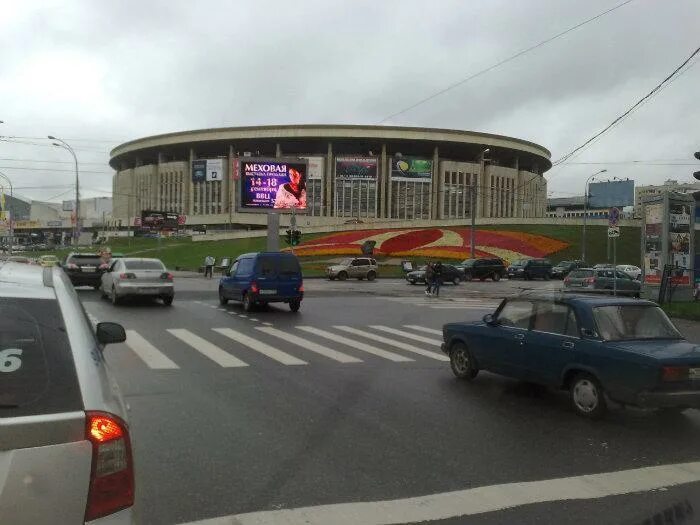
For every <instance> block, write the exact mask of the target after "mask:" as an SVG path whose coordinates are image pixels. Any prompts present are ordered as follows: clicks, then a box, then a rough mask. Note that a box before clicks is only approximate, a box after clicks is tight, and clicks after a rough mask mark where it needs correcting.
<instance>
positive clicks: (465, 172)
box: [110, 125, 551, 229]
mask: <svg viewBox="0 0 700 525" xmlns="http://www.w3.org/2000/svg"><path fill="white" fill-rule="evenodd" d="M486 149H488V152H487V153H485V154H484V151H485V150H486ZM255 158H268V159H280V160H284V159H287V160H290V161H292V160H298V159H305V160H306V162H307V163H308V164H307V180H306V207H307V209H306V211H305V212H304V213H305V217H304V224H307V225H312V226H323V225H333V224H342V223H346V222H348V221H351V220H359V221H362V222H363V223H371V222H374V221H378V222H386V221H394V220H395V221H415V220H427V221H449V220H464V219H468V218H470V217H471V213H472V209H471V208H472V206H471V202H472V199H471V196H472V192H473V201H474V203H475V205H474V207H475V210H474V213H475V214H476V218H477V219H480V222H482V223H483V222H484V221H485V220H487V219H489V218H511V217H512V218H521V217H522V218H526V217H544V215H545V212H546V206H547V184H546V181H545V179H544V177H543V173H544V172H546V171H547V170H548V169H549V168H550V167H551V162H550V152H549V151H548V150H547V149H545V148H544V147H542V146H539V145H537V144H534V143H532V142H528V141H526V140H521V139H516V138H511V137H505V136H500V135H492V134H487V133H476V132H470V131H457V130H446V129H430V128H412V127H389V126H350V125H285V126H255V127H235V128H219V129H205V130H197V131H184V132H177V133H168V134H164V135H157V136H152V137H146V138H141V139H137V140H133V141H131V142H127V143H124V144H121V145H120V146H118V147H116V148H115V149H114V150H113V151H112V152H111V160H110V165H111V166H112V168H114V169H115V170H116V174H115V175H114V181H113V193H114V195H113V197H114V208H113V214H112V216H113V218H114V220H115V221H116V222H117V225H122V226H126V225H133V224H135V223H138V218H139V217H141V213H142V211H144V210H158V211H165V212H172V213H177V214H178V215H179V216H180V217H181V222H185V224H186V225H202V224H206V225H207V226H208V227H209V228H213V229H216V228H222V227H225V226H222V225H235V226H236V227H240V226H243V227H244V226H254V225H263V224H265V223H266V220H267V213H268V212H269V210H266V209H253V210H250V209H242V207H241V204H242V203H241V200H242V198H243V197H242V195H243V192H244V191H245V190H244V187H243V185H244V182H243V177H242V176H241V174H240V173H239V166H241V165H242V164H241V163H242V162H244V161H246V159H255ZM203 166H209V167H207V168H206V173H207V175H206V177H204V176H203V175H202V174H203V173H204V168H203ZM211 166H215V167H216V169H215V170H212V169H211ZM200 168H201V169H200ZM217 171H218V172H219V173H217ZM210 172H211V174H212V176H211V177H210V176H209V175H210Z"/></svg>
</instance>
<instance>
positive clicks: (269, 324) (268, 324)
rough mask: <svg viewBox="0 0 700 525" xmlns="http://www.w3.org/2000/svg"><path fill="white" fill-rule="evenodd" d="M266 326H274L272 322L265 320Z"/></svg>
mask: <svg viewBox="0 0 700 525" xmlns="http://www.w3.org/2000/svg"><path fill="white" fill-rule="evenodd" d="M263 324H264V325H265V326H272V323H268V322H267V321H265V322H263Z"/></svg>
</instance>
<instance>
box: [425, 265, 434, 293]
mask: <svg viewBox="0 0 700 525" xmlns="http://www.w3.org/2000/svg"><path fill="white" fill-rule="evenodd" d="M434 277H435V270H434V268H433V263H431V262H429V263H428V264H427V265H426V266H425V295H430V294H431V292H432V289H433V279H434Z"/></svg>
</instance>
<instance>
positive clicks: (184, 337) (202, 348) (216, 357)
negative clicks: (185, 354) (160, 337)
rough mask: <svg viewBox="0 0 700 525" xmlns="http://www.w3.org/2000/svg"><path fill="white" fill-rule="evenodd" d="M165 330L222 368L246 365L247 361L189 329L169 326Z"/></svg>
mask: <svg viewBox="0 0 700 525" xmlns="http://www.w3.org/2000/svg"><path fill="white" fill-rule="evenodd" d="M167 331H168V332H170V333H171V334H173V335H174V336H175V337H177V338H178V339H179V340H180V341H183V342H184V343H187V344H188V345H190V346H191V347H192V348H194V349H195V350H197V351H198V352H199V353H201V354H202V355H205V356H206V357H208V358H209V359H211V360H212V361H214V362H215V363H216V364H217V365H221V366H223V367H224V368H232V367H239V366H248V363H244V362H243V361H241V360H240V359H238V358H237V357H234V356H232V355H231V354H229V353H228V352H226V351H224V350H222V349H221V348H219V347H218V346H216V345H214V344H211V343H210V342H209V341H207V340H206V339H202V338H201V337H199V336H198V335H196V334H193V333H192V332H190V331H189V330H185V329H184V328H169V329H168V330H167Z"/></svg>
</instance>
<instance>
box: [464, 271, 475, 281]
mask: <svg viewBox="0 0 700 525" xmlns="http://www.w3.org/2000/svg"><path fill="white" fill-rule="evenodd" d="M472 279H473V277H472V274H470V273H469V272H466V273H465V274H464V280H465V281H467V282H471V280H472Z"/></svg>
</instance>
